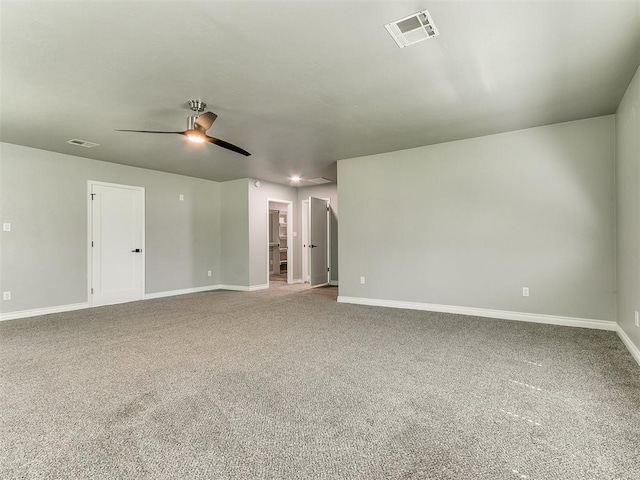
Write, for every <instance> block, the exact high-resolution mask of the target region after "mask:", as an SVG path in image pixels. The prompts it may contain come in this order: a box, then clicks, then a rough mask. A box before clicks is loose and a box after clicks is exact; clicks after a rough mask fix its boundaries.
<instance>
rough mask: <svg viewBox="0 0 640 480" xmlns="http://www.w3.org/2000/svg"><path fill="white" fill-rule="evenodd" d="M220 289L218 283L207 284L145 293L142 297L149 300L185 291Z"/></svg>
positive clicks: (183, 293) (196, 291)
mask: <svg viewBox="0 0 640 480" xmlns="http://www.w3.org/2000/svg"><path fill="white" fill-rule="evenodd" d="M213 290H220V285H207V286H206V287H194V288H182V289H180V290H167V291H166V292H155V293H146V294H145V295H144V296H143V297H142V298H143V300H149V299H151V298H162V297H173V296H174V295H186V294H187V293H198V292H209V291H213Z"/></svg>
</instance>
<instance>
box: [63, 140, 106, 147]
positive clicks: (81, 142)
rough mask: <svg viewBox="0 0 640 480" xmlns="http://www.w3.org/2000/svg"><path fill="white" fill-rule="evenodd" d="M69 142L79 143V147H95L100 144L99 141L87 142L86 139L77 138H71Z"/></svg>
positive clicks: (72, 143)
mask: <svg viewBox="0 0 640 480" xmlns="http://www.w3.org/2000/svg"><path fill="white" fill-rule="evenodd" d="M67 143H69V144H71V145H77V146H78V147H85V148H93V147H99V146H100V144H99V143H93V142H87V141H86V140H79V139H77V138H72V139H71V140H67Z"/></svg>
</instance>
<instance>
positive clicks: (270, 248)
mask: <svg viewBox="0 0 640 480" xmlns="http://www.w3.org/2000/svg"><path fill="white" fill-rule="evenodd" d="M292 231H293V203H292V202H291V201H289V200H279V199H274V198H268V199H267V284H268V285H269V286H270V287H271V286H272V282H274V284H279V285H284V284H289V283H292V282H293V242H292V240H293V239H292Z"/></svg>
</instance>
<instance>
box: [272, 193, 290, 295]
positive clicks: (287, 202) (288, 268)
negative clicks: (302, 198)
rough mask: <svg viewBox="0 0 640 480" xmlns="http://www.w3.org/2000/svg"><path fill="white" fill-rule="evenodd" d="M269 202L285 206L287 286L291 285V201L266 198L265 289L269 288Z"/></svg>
mask: <svg viewBox="0 0 640 480" xmlns="http://www.w3.org/2000/svg"><path fill="white" fill-rule="evenodd" d="M271 202H274V203H284V204H285V205H287V284H290V283H293V201H292V200H282V199H280V198H271V197H267V205H266V207H267V208H266V215H267V216H266V219H267V228H266V232H265V237H266V248H267V264H266V267H265V268H266V272H267V287H269V275H270V273H271V272H270V269H269V210H270V208H269V204H270V203H271Z"/></svg>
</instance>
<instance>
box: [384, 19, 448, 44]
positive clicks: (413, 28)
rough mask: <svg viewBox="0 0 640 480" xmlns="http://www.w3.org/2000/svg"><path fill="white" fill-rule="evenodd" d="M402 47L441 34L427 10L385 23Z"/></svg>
mask: <svg viewBox="0 0 640 480" xmlns="http://www.w3.org/2000/svg"><path fill="white" fill-rule="evenodd" d="M385 28H386V29H387V31H388V32H389V33H390V34H391V36H392V37H393V39H394V40H395V41H396V43H397V44H398V46H399V47H400V48H404V47H408V46H409V45H413V44H414V43H418V42H421V41H423V40H427V39H428V38H432V37H437V36H438V35H440V33H439V32H438V29H437V28H436V26H435V25H434V24H433V20H432V19H431V15H429V12H427V11H426V10H422V11H421V12H418V13H414V14H413V15H409V16H408V17H405V18H401V19H400V20H398V21H396V22H392V23H387V24H386V25H385Z"/></svg>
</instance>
